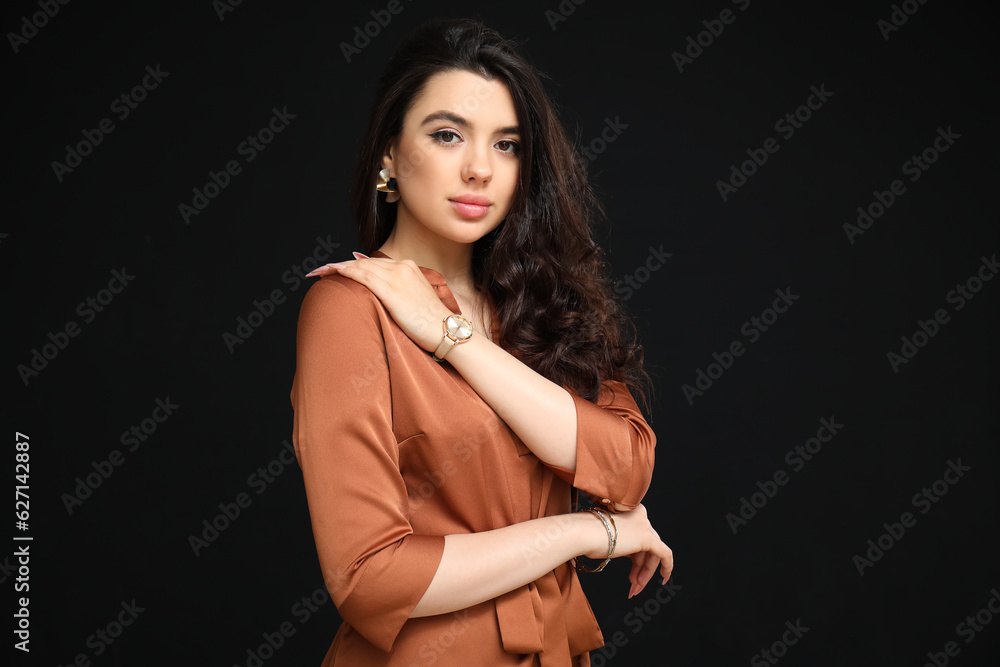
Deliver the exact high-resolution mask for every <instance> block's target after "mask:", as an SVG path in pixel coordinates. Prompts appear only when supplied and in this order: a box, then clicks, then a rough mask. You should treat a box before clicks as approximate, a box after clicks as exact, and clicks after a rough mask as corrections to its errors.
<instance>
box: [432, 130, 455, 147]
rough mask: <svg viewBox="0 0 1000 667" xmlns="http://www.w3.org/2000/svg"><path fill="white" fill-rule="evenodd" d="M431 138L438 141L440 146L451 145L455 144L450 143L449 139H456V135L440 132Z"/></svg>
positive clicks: (447, 131)
mask: <svg viewBox="0 0 1000 667" xmlns="http://www.w3.org/2000/svg"><path fill="white" fill-rule="evenodd" d="M431 136H432V137H434V138H435V139H437V140H438V141H440V142H441V143H442V144H453V143H455V142H454V141H451V139H452V138H455V139H457V138H458V135H457V134H455V133H454V132H452V131H451V130H441V131H440V132H435V133H434V134H432V135H431Z"/></svg>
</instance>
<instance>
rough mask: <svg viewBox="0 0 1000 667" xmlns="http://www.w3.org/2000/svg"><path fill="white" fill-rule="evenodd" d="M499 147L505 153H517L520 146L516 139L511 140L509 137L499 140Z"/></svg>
mask: <svg viewBox="0 0 1000 667" xmlns="http://www.w3.org/2000/svg"><path fill="white" fill-rule="evenodd" d="M497 148H499V149H500V150H501V151H502V152H504V153H515V154H516V153H517V152H518V148H519V146H518V145H517V142H516V141H510V140H509V139H504V140H502V141H498V142H497Z"/></svg>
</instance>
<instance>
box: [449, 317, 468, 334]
mask: <svg viewBox="0 0 1000 667" xmlns="http://www.w3.org/2000/svg"><path fill="white" fill-rule="evenodd" d="M448 332H449V333H450V334H451V335H453V336H455V337H456V338H458V339H460V340H461V339H465V338H468V337H469V336H471V335H472V323H471V322H469V320H467V319H465V318H464V317H460V316H458V315H452V316H451V317H449V318H448Z"/></svg>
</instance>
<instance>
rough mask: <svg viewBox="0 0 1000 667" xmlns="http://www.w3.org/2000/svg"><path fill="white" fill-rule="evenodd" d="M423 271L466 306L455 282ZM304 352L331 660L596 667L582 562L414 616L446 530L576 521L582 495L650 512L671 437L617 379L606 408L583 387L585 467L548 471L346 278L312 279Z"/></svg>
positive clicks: (297, 383)
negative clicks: (333, 614) (575, 505)
mask: <svg viewBox="0 0 1000 667" xmlns="http://www.w3.org/2000/svg"><path fill="white" fill-rule="evenodd" d="M373 256H374V257H385V258H388V255H386V254H385V253H382V252H376V253H375V254H374V255H373ZM390 259H391V258H390ZM420 271H421V272H422V273H423V275H424V277H426V278H427V280H428V282H430V284H431V285H432V286H433V287H434V289H435V291H436V293H437V295H438V297H439V298H440V299H441V301H442V303H444V304H445V305H446V306H447V307H448V308H449V309H450V310H451V311H452V312H455V313H459V314H460V313H461V311H460V310H459V307H458V303H457V302H456V300H455V297H454V295H453V294H452V293H451V290H450V289H449V288H448V286H447V284H446V282H445V280H444V277H443V276H442V275H441V274H440V273H438V272H437V271H435V270H433V269H429V268H426V267H420ZM488 306H489V308H490V311H491V313H492V318H491V322H492V333H493V340H494V342H496V343H498V344H500V346H501V347H503V345H502V341H498V340H497V337H498V335H499V327H498V321H497V317H496V309H495V305H494V304H493V302H492V300H489V303H488ZM473 335H482V333H480V332H476V333H474V334H473ZM296 344H297V347H296V369H295V376H294V380H293V382H292V390H291V402H292V407H293V408H294V424H293V444H294V447H295V455H296V458H297V460H298V463H299V466H300V467H301V469H302V474H303V481H304V485H305V490H306V497H307V501H308V506H309V515H310V520H311V523H312V529H313V536H314V539H315V542H316V551H317V554H318V556H319V563H320V568H321V571H322V573H323V579H324V582H325V583H326V587H327V590H328V591H329V593H330V596H331V598H332V600H333V602H334V604H336V606H337V610H338V612H339V613H340V615H341V617H342V618H343V622H342V623H341V624H340V627H339V629H338V631H337V633H336V636H335V637H334V638H333V643H332V644H331V646H330V649H329V651H328V652H327V654H326V657H325V659H324V661H323V663H322V665H323V667H331V666H333V665H337V666H357V665H362V666H366V667H367V666H381V665H393V666H405V667H410V666H411V665H431V664H433V665H438V666H442V667H451V666H455V667H458V666H461V667H469V666H470V665H523V666H528V665H537V666H539V667H570V666H579V667H586V666H589V665H590V657H589V653H588V652H589V651H591V650H593V649H596V648H599V647H601V646H603V644H604V638H603V636H602V634H601V629H600V627H599V626H598V624H597V620H596V618H595V617H594V613H593V610H592V609H591V607H590V604H589V602H588V601H587V598H586V596H585V595H584V592H583V589H582V588H581V586H580V581H579V579H578V578H577V572H576V570H575V569H574V567H573V561H570V562H567V563H563V564H561V565H559V566H558V567H556V568H555V569H554V570H552V571H551V572H548V573H546V574H545V575H544V576H542V577H541V578H539V579H537V580H536V581H533V582H531V583H529V584H527V585H525V586H521V587H520V588H517V589H515V590H513V591H511V592H509V593H507V594H505V595H501V596H499V597H497V598H495V599H492V600H487V601H485V602H482V603H480V604H477V605H474V606H472V607H469V608H466V609H462V610H459V611H456V612H453V613H446V614H440V615H436V616H427V617H419V618H409V616H410V613H411V612H412V611H413V608H414V607H415V606H416V604H417V602H419V601H420V598H421V597H422V596H423V594H424V592H425V591H426V590H427V587H428V585H429V584H430V582H431V579H432V578H433V577H434V574H435V572H436V570H437V567H438V564H439V563H440V561H441V555H442V553H443V551H444V542H445V539H444V536H445V535H450V534H456V533H474V532H482V531H487V530H493V529H497V528H502V527H504V526H509V525H512V524H515V523H520V522H523V521H528V520H530V519H535V518H538V517H542V516H551V515H558V514H567V513H569V512H570V511H572V503H571V498H572V491H573V487H576V488H577V489H579V490H580V491H582V492H584V493H586V494H588V495H589V496H590V497H591V498H592V499H593V500H594V501H595V502H596V503H598V504H601V505H603V506H605V507H613V504H614V503H615V502H617V503H620V504H622V505H625V506H627V507H629V508H634V507H636V506H637V505H638V504H639V502H640V501H641V499H642V497H643V496H644V495H645V493H646V490H647V488H648V487H649V482H650V478H651V476H652V470H653V458H654V457H653V451H654V446H655V443H656V438H655V435H654V434H653V431H652V429H651V428H650V427H649V425H648V424H647V423H646V421H645V419H644V418H643V416H642V414H641V412H640V411H639V408H638V406H637V405H636V402H635V400H634V398H633V397H632V395H631V394H630V393H629V391H628V389H627V387H626V386H625V385H624V384H622V383H621V382H617V381H607V382H605V383H604V385H602V390H601V395H600V396H599V397H598V400H597V401H596V403H592V402H590V401H587V400H585V399H583V398H581V397H580V396H579V395H577V394H576V393H575V392H573V391H572V390H569V389H568V388H567V391H569V393H570V395H571V396H572V398H573V401H574V404H575V406H576V417H577V466H576V470H575V471H571V470H567V469H565V468H561V467H559V466H555V465H549V464H546V463H544V462H542V461H540V460H539V459H538V458H537V457H536V456H535V455H534V454H533V453H532V452H531V450H529V449H528V447H526V446H525V444H524V443H523V442H521V439H520V438H519V437H518V436H517V435H516V434H515V433H514V432H513V431H512V430H511V429H510V427H508V426H507V425H506V423H505V422H504V421H503V420H502V419H500V417H499V416H498V415H497V414H496V413H495V412H494V411H493V409H492V408H490V406H489V405H488V404H487V403H486V402H485V401H483V399H482V398H481V397H480V396H479V395H478V394H477V393H476V392H475V391H474V390H473V389H472V387H471V386H470V385H469V384H468V383H467V382H466V381H465V379H464V378H463V377H462V376H461V374H459V373H458V372H457V371H456V370H455V369H454V368H453V367H452V366H451V365H450V364H448V362H447V359H446V360H445V361H444V362H442V363H438V362H436V361H434V359H433V358H432V356H431V353H430V352H427V351H425V350H424V349H423V348H421V347H420V346H419V345H417V344H416V343H414V342H413V341H412V340H411V339H410V338H409V337H408V336H407V335H406V334H405V333H404V332H403V331H402V329H400V328H399V327H398V326H397V325H396V323H395V321H394V320H393V318H392V316H391V315H390V313H389V312H388V311H387V310H386V309H385V307H384V306H383V305H382V302H381V301H379V299H378V298H377V297H376V296H375V295H374V294H373V293H372V292H371V290H369V289H368V288H367V287H365V286H364V285H362V284H361V283H358V282H356V281H354V280H352V279H350V278H347V277H344V276H341V275H339V274H332V275H329V276H325V277H323V278H321V279H319V280H318V281H317V282H316V283H315V284H313V285H312V286H311V287H310V288H309V291H308V292H307V294H306V296H305V299H304V300H303V302H302V307H301V310H300V312H299V322H298V331H297V341H296ZM594 521H598V519H597V517H594ZM555 538H556V539H557V536H555ZM525 548H538V547H532V546H527V545H526V547H525ZM591 576H601V575H591ZM624 587H625V584H624V582H623V583H622V590H623V591H624V589H625V588H624Z"/></svg>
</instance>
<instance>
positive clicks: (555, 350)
mask: <svg viewBox="0 0 1000 667" xmlns="http://www.w3.org/2000/svg"><path fill="white" fill-rule="evenodd" d="M454 70H461V71H468V72H472V73H474V74H478V75H480V76H482V77H483V78H485V79H487V80H490V81H495V80H499V81H501V82H503V83H504V84H505V85H506V86H507V89H508V90H509V91H510V95H511V97H512V98H513V100H514V108H515V110H516V111H517V119H518V126H519V128H520V134H521V141H520V144H521V158H520V170H519V174H518V182H517V187H516V190H515V194H514V201H513V203H512V206H511V209H510V212H509V213H508V214H507V217H506V218H505V219H504V221H503V222H502V223H500V225H499V226H498V227H497V228H496V229H494V230H493V231H491V232H490V233H489V234H486V235H485V236H483V238H481V239H479V240H478V241H476V243H475V244H474V245H473V253H472V256H473V257H472V272H473V281H474V282H475V284H476V285H477V287H480V288H484V289H486V290H488V291H489V293H490V295H491V296H492V298H493V302H494V304H495V305H496V309H497V318H498V319H499V330H500V339H499V341H498V343H501V342H502V343H501V344H502V346H503V347H504V348H505V349H507V350H508V351H509V352H510V353H511V354H513V355H514V356H515V357H516V358H518V359H520V360H521V362H522V363H524V364H526V365H527V366H529V367H530V368H532V369H534V370H535V371H536V372H538V373H539V374H541V375H543V376H545V377H546V378H548V379H549V380H551V381H553V382H556V383H558V384H560V385H562V386H566V387H569V388H571V389H573V390H574V391H576V392H577V393H578V394H579V395H580V396H582V397H584V398H586V399H587V400H589V401H591V402H594V401H596V399H597V397H598V392H599V390H600V386H601V383H602V382H604V381H605V380H608V379H613V380H618V381H621V382H623V383H625V385H626V386H627V387H628V388H629V390H630V391H631V392H632V394H633V396H638V397H639V398H640V399H641V400H642V402H643V403H644V405H645V407H646V411H647V413H648V412H649V403H648V399H647V395H646V393H647V390H650V391H651V389H652V382H651V381H650V378H649V375H648V374H647V373H646V371H645V370H644V369H643V350H642V346H641V345H639V344H638V341H637V334H636V328H635V325H634V323H633V322H632V321H631V319H630V317H629V316H628V315H627V314H626V312H625V309H624V307H623V306H622V304H621V303H619V302H618V301H617V300H616V298H615V297H614V296H613V294H612V289H611V282H610V279H609V277H608V276H607V273H606V272H607V266H606V264H605V261H604V253H603V250H602V249H601V247H600V246H599V245H598V244H597V243H596V242H595V241H594V233H593V231H594V227H595V226H596V225H597V224H598V223H600V222H603V221H604V212H603V209H602V208H601V206H600V203H599V202H598V201H597V199H596V197H595V196H594V193H593V191H592V189H591V187H590V184H589V183H588V181H587V176H586V173H585V172H584V169H583V166H582V164H581V161H580V158H579V155H578V153H577V151H576V149H575V147H574V145H573V144H572V143H571V142H570V141H569V139H568V138H567V135H566V132H565V131H564V129H563V127H562V124H561V123H560V121H559V118H558V116H557V114H556V111H555V109H554V107H553V105H552V103H551V101H550V100H549V97H548V95H547V94H546V92H545V89H544V87H543V86H542V83H541V80H540V75H539V73H538V72H537V71H536V70H535V69H534V68H533V67H532V66H531V65H530V64H529V63H528V62H527V61H526V60H525V59H524V58H523V57H522V56H521V55H520V54H519V53H518V51H517V48H516V46H515V44H514V43H513V42H510V41H508V40H506V39H504V38H503V37H501V36H500V35H499V34H498V33H497V32H496V31H494V30H491V29H489V28H487V27H486V26H484V25H483V24H482V23H479V22H477V21H473V20H470V19H436V20H433V21H429V22H427V23H424V24H423V25H421V26H420V27H419V28H418V29H417V30H416V31H415V32H414V33H413V34H412V35H411V36H410V37H409V39H407V40H406V41H405V42H403V43H402V44H401V45H400V46H399V48H398V50H397V51H396V53H395V54H394V55H393V56H392V58H391V59H390V60H389V63H388V64H387V65H386V68H385V71H384V72H383V74H382V77H381V79H380V80H379V86H378V91H377V93H376V97H375V102H374V106H373V109H372V114H371V117H370V120H369V124H368V128H367V130H366V131H365V134H364V136H363V137H362V138H361V147H360V151H359V156H358V157H359V159H358V161H357V164H356V167H355V172H354V176H353V180H352V186H351V207H352V212H353V214H354V216H355V219H356V220H357V223H358V228H359V233H360V240H361V244H362V246H363V247H364V252H365V253H366V254H371V253H372V252H374V251H375V250H377V249H378V248H379V247H380V246H381V245H382V244H383V243H385V241H386V239H387V238H388V237H389V234H390V232H391V231H392V228H393V226H394V225H395V222H396V205H395V204H394V203H393V204H389V203H387V202H386V199H385V195H380V194H379V193H377V191H376V189H375V185H376V183H377V181H378V172H379V170H380V169H381V168H382V164H381V160H382V155H383V154H384V152H385V149H386V147H387V146H389V145H390V144H391V143H392V142H393V141H394V139H395V138H396V137H397V136H398V135H399V133H400V132H401V130H402V126H403V120H404V117H405V116H406V113H407V111H409V109H410V107H411V105H412V103H413V101H414V100H415V99H416V97H417V96H418V94H419V93H420V91H421V89H422V88H423V86H424V84H425V83H426V82H427V80H428V79H429V78H430V77H431V76H433V75H435V74H438V73H440V72H445V71H454Z"/></svg>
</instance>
